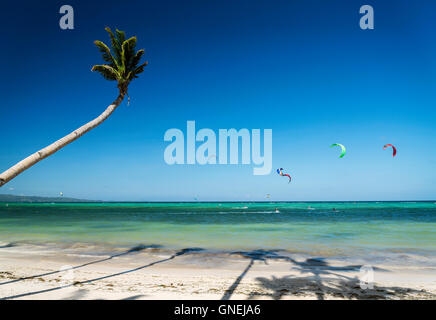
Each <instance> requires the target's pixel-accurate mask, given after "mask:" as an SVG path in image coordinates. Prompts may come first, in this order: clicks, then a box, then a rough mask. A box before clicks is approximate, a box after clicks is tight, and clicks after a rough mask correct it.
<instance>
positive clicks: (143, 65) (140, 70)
mask: <svg viewBox="0 0 436 320" xmlns="http://www.w3.org/2000/svg"><path fill="white" fill-rule="evenodd" d="M147 65H148V61H145V63H143V64H141V65H140V66H139V67H137V68H136V69H135V70H134V71H133V76H134V77H135V78H138V76H137V75H138V74H140V73H142V72H144V68H145V67H146V66H147Z"/></svg>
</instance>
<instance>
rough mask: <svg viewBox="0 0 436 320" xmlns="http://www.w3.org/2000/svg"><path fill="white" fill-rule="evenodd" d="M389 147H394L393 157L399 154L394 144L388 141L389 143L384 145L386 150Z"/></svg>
mask: <svg viewBox="0 0 436 320" xmlns="http://www.w3.org/2000/svg"><path fill="white" fill-rule="evenodd" d="M387 147H392V157H395V155H396V154H397V149H396V148H395V147H394V146H393V145H391V144H390V143H388V144H385V145H384V146H383V150H386V149H387Z"/></svg>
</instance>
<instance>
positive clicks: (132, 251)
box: [0, 244, 161, 286]
mask: <svg viewBox="0 0 436 320" xmlns="http://www.w3.org/2000/svg"><path fill="white" fill-rule="evenodd" d="M160 247H161V246H158V245H147V246H146V245H142V244H140V245H137V246H135V247H132V248H130V249H129V250H127V251H125V252H122V253H118V254H114V255H111V256H109V257H107V258H104V259H100V260H95V261H91V262H87V263H84V264H81V265H78V266H74V267H71V268H65V269H62V270H57V271H50V272H46V273H41V274H35V275H33V276H28V277H21V278H18V279H14V280H9V281H5V282H0V286H1V285H5V284H11V283H14V282H19V281H23V280H30V279H34V278H39V277H44V276H50V275H53V274H57V273H61V272H66V271H69V270H76V269H80V268H83V267H86V266H89V265H92V264H96V263H100V262H104V261H108V260H111V259H113V258H116V257H121V256H124V255H127V254H131V253H135V252H140V251H142V250H145V249H157V248H160Z"/></svg>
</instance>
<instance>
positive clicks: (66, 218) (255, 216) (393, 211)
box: [0, 202, 436, 257]
mask: <svg viewBox="0 0 436 320" xmlns="http://www.w3.org/2000/svg"><path fill="white" fill-rule="evenodd" d="M0 242H1V243H19V242H24V243H29V242H30V243H62V244H71V243H78V242H79V243H85V244H86V243H89V244H105V245H113V246H120V247H124V246H126V247H127V246H132V245H138V244H145V245H156V246H162V247H163V248H171V249H178V248H186V247H199V248H204V249H207V250H211V251H214V250H215V251H229V250H253V249H283V250H287V251H289V252H295V253H307V254H312V255H323V256H350V255H356V254H362V255H368V254H372V255H379V256H380V255H383V254H388V253H409V254H410V253H412V254H416V255H424V256H432V257H434V256H436V202H357V203H355V202H354V203H353V202H335V203H315V202H312V203H283V202H280V203H259V202H257V203H242V202H237V203H228V202H225V203H215V202H213V203H200V202H198V203H71V204H65V203H56V204H49V203H43V204H14V203H9V204H6V203H0Z"/></svg>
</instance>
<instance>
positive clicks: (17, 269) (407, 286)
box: [0, 245, 436, 300]
mask: <svg viewBox="0 0 436 320" xmlns="http://www.w3.org/2000/svg"><path fill="white" fill-rule="evenodd" d="M0 250H1V251H0V298H1V299H223V300H227V299H436V267H434V268H433V267H429V266H422V265H421V266H419V265H404V266H398V265H394V264H392V265H386V264H383V265H372V267H373V270H374V287H373V289H371V288H367V289H362V288H361V286H360V278H359V277H360V276H362V275H363V274H362V273H361V269H360V268H361V266H362V264H350V263H349V261H347V262H346V263H345V262H344V261H340V260H334V259H331V258H328V259H323V258H319V257H303V256H298V255H290V254H288V253H286V252H280V251H277V252H275V251H263V250H257V251H250V252H239V253H233V254H231V255H229V254H227V255H226V254H212V253H205V252H202V251H201V250H197V249H184V250H178V251H171V250H158V249H156V248H150V247H137V248H135V249H133V250H130V251H129V250H124V251H120V252H116V253H112V254H98V255H96V254H92V255H91V254H87V253H86V252H85V250H83V249H81V248H76V249H74V250H62V249H55V250H54V249H53V248H50V250H49V249H47V248H44V247H34V246H29V245H19V246H3V247H2V248H0Z"/></svg>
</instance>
